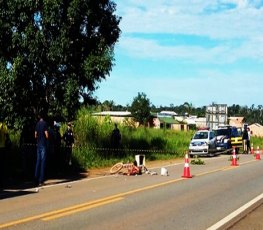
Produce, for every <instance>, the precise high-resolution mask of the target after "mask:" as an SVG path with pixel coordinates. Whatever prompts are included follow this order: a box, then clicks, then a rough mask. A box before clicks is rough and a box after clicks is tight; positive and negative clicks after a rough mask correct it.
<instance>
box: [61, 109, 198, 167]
mask: <svg viewBox="0 0 263 230" xmlns="http://www.w3.org/2000/svg"><path fill="white" fill-rule="evenodd" d="M113 123H114V122H113V121H112V120H111V118H110V117H107V116H106V117H104V118H102V119H98V118H96V117H94V116H92V114H91V112H90V111H88V110H87V109H81V110H80V111H79V113H78V116H77V119H76V121H75V122H74V133H75V139H76V142H75V148H74V151H73V153H74V157H75V160H76V162H77V163H78V164H79V165H80V166H81V168H94V167H101V166H110V165H112V164H113V163H115V162H117V161H133V160H134V156H135V155H137V154H143V155H145V156H146V159H147V160H155V159H169V158H176V157H182V156H184V153H185V151H186V150H187V148H188V145H189V142H190V139H191V137H192V134H193V132H192V131H189V132H182V131H175V130H161V129H153V128H145V127H139V128H133V127H130V126H125V125H121V124H119V125H118V128H119V129H120V132H121V136H122V140H121V144H120V146H119V148H118V149H112V148H111V141H110V140H111V138H110V137H111V132H112V130H113V128H114V124H113ZM62 128H63V127H62Z"/></svg>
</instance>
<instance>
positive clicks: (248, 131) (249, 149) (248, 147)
mask: <svg viewBox="0 0 263 230" xmlns="http://www.w3.org/2000/svg"><path fill="white" fill-rule="evenodd" d="M247 133H248V139H247V152H248V153H249V154H250V152H251V146H250V138H251V134H252V132H251V131H250V128H249V127H247Z"/></svg>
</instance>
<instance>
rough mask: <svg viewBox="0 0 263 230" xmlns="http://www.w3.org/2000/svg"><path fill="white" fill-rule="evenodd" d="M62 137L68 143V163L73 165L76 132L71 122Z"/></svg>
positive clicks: (66, 154) (66, 155)
mask: <svg viewBox="0 0 263 230" xmlns="http://www.w3.org/2000/svg"><path fill="white" fill-rule="evenodd" d="M62 139H63V140H64V142H65V144H66V151H65V157H66V164H67V165H71V164H72V162H71V156H72V147H73V145H74V134H73V130H72V124H71V123H70V122H68V127H67V130H66V132H65V133H64V135H63V138H62Z"/></svg>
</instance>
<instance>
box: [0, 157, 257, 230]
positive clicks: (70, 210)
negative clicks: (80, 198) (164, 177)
mask: <svg viewBox="0 0 263 230" xmlns="http://www.w3.org/2000/svg"><path fill="white" fill-rule="evenodd" d="M251 162H255V160H251V161H247V162H243V163H241V164H247V163H251ZM235 168H237V167H234V166H228V167H222V168H219V169H215V170H212V171H207V172H203V173H199V174H196V175H195V177H198V176H203V175H206V174H211V173H215V172H219V171H224V170H231V169H235ZM181 180H185V178H178V179H173V180H169V181H165V182H162V183H159V184H154V185H149V186H146V187H143V188H138V189H134V190H131V191H127V192H123V193H119V194H115V195H112V196H108V197H105V198H102V199H97V200H94V201H89V202H86V203H82V204H78V205H74V206H70V207H67V208H63V209H59V210H55V211H51V212H47V213H43V214H40V215H35V216H31V217H27V218H23V219H20V220H15V221H11V222H8V223H4V224H0V229H1V228H6V227H10V226H14V225H18V224H23V223H26V222H30V221H33V220H38V219H41V220H44V221H48V220H52V219H56V218H60V217H63V216H66V215H70V214H74V213H77V212H81V211H85V210H88V209H92V208H96V207H99V206H102V205H106V204H109V203H113V202H117V201H120V200H122V199H124V197H125V196H128V195H132V194H135V193H139V192H143V191H146V190H150V189H154V188H158V187H161V186H165V185H168V184H172V183H176V182H179V181H181Z"/></svg>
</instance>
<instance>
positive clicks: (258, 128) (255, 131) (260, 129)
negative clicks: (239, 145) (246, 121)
mask: <svg viewBox="0 0 263 230" xmlns="http://www.w3.org/2000/svg"><path fill="white" fill-rule="evenodd" d="M248 127H249V129H250V131H251V132H252V136H257V137H263V126H262V125H260V124H257V123H255V124H252V125H249V126H248Z"/></svg>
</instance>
